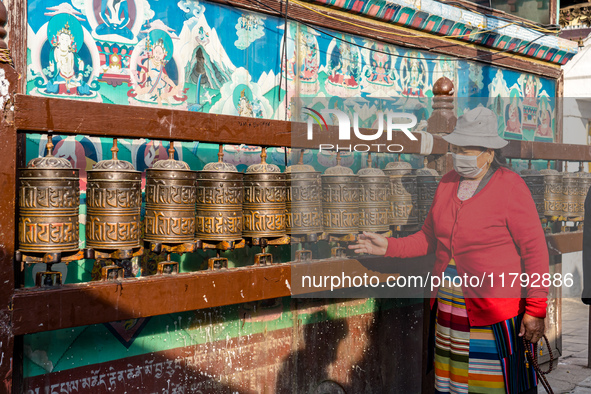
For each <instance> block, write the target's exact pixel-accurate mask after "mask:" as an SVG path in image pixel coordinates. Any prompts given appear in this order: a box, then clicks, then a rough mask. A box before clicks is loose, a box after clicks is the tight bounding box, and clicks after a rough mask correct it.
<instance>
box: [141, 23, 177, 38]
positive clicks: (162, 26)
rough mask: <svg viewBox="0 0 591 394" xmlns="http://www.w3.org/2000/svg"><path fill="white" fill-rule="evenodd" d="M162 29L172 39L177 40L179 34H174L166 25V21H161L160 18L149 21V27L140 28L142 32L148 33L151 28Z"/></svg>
mask: <svg viewBox="0 0 591 394" xmlns="http://www.w3.org/2000/svg"><path fill="white" fill-rule="evenodd" d="M156 29H159V30H163V31H165V32H167V33H168V34H169V35H170V38H172V39H173V40H178V38H179V36H177V35H176V33H175V32H174V29H173V28H171V27H169V26H167V25H166V23H164V22H162V21H161V20H160V19H156V20H155V21H154V22H152V23H150V27H149V28H148V29H145V30H142V33H146V34H147V33H149V32H151V31H152V30H156Z"/></svg>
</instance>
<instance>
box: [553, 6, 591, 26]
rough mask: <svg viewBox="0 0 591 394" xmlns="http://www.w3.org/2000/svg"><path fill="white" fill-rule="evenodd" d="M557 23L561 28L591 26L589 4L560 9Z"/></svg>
mask: <svg viewBox="0 0 591 394" xmlns="http://www.w3.org/2000/svg"><path fill="white" fill-rule="evenodd" d="M559 23H560V26H561V27H566V26H575V25H577V26H578V25H584V26H591V3H584V4H577V5H573V6H570V7H565V8H563V9H561V10H560V18H559Z"/></svg>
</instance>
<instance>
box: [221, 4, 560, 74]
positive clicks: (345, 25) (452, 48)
mask: <svg viewBox="0 0 591 394" xmlns="http://www.w3.org/2000/svg"><path fill="white" fill-rule="evenodd" d="M210 1H212V2H214V3H220V4H224V5H229V6H232V7H238V8H243V9H247V10H250V11H254V12H262V13H265V14H269V15H274V16H277V17H281V18H284V17H285V16H284V15H283V13H284V12H285V10H284V9H283V8H282V6H283V2H278V1H277V0H256V1H254V0H210ZM308 5H309V6H310V7H313V8H316V9H318V10H321V12H322V13H323V14H325V15H330V16H332V17H336V18H338V19H339V20H335V19H329V18H327V17H325V16H322V15H319V14H317V13H315V12H312V11H310V10H308V9H306V8H304V7H302V6H300V5H298V4H294V3H290V4H289V9H288V15H289V16H290V17H292V18H296V19H297V20H300V21H302V22H305V23H308V24H311V25H315V26H318V27H321V28H325V29H327V30H328V31H335V30H336V31H340V32H343V33H348V34H354V35H359V36H362V37H367V38H370V39H372V40H376V41H381V42H386V43H390V44H394V45H399V46H402V47H406V48H415V49H420V50H423V51H428V52H431V53H433V54H442V55H448V56H453V57H458V58H465V59H471V58H474V57H478V59H477V60H476V61H479V62H482V63H489V64H494V65H495V66H500V67H506V68H510V69H513V70H517V71H520V72H527V73H533V74H537V75H540V76H543V77H546V78H553V79H556V78H558V77H559V76H560V66H559V65H552V64H550V63H545V62H542V61H540V60H537V59H529V58H526V57H523V56H518V55H513V54H507V53H502V54H500V53H497V52H498V51H495V50H494V49H488V48H486V47H483V46H476V45H474V44H469V43H464V42H462V41H459V40H458V41H450V40H446V39H443V38H441V37H440V36H437V35H435V34H433V35H431V36H427V37H426V36H425V33H422V32H418V31H416V30H413V29H409V28H405V27H401V26H396V25H394V24H392V23H387V22H383V21H378V20H374V19H369V18H367V17H362V16H359V15H352V14H350V13H346V12H343V11H339V10H335V9H331V8H327V7H321V6H318V5H313V4H308ZM272 10H276V11H277V12H275V11H272ZM350 23H354V24H357V25H359V26H361V27H358V26H353V25H351V24H350ZM375 29H379V30H381V31H386V32H390V34H387V33H383V32H377V31H375ZM396 34H398V35H402V36H397V35H396ZM415 35H416V36H415Z"/></svg>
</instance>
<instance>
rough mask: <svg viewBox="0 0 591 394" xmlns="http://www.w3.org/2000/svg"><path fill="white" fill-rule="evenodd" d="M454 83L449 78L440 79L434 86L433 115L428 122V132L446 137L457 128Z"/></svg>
mask: <svg viewBox="0 0 591 394" xmlns="http://www.w3.org/2000/svg"><path fill="white" fill-rule="evenodd" d="M454 94H455V89H454V83H453V82H452V81H451V80H450V79H449V78H447V77H441V78H439V79H438V80H437V81H436V82H435V84H434V85H433V95H434V97H433V113H432V114H431V116H430V117H429V119H428V120H427V132H429V133H431V134H435V135H445V134H449V133H451V132H452V131H453V129H454V127H456V121H457V117H456V114H455V113H454Z"/></svg>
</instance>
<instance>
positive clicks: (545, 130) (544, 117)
mask: <svg viewBox="0 0 591 394" xmlns="http://www.w3.org/2000/svg"><path fill="white" fill-rule="evenodd" d="M551 121H552V117H551V115H550V111H549V110H547V109H543V110H542V111H541V114H540V120H539V124H538V129H537V131H536V134H537V135H538V136H540V137H546V138H552V126H551V125H550V123H551Z"/></svg>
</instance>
